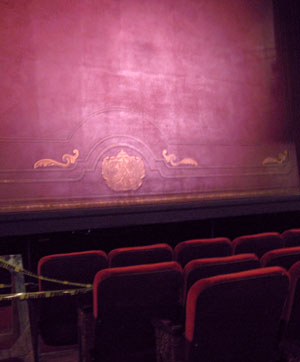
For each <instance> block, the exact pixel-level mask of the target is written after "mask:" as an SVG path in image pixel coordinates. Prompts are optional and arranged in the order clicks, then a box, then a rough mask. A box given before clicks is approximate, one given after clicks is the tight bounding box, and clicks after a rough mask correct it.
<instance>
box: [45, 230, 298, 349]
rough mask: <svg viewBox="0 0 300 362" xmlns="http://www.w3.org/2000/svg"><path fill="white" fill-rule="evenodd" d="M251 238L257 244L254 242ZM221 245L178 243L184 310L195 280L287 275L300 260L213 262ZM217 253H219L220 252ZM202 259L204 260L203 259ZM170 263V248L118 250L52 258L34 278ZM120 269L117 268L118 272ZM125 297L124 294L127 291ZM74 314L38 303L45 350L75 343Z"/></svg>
mask: <svg viewBox="0 0 300 362" xmlns="http://www.w3.org/2000/svg"><path fill="white" fill-rule="evenodd" d="M270 234H273V233H266V234H260V235H259V237H260V238H261V237H262V236H264V235H267V236H269V235H270ZM272 236H273V235H272ZM254 237H255V238H256V237H257V236H254ZM224 241H225V243H224ZM210 243H211V244H210ZM220 244H221V245H222V246H223V245H229V244H230V242H229V241H228V240H227V239H226V240H224V238H217V239H205V240H192V241H186V242H182V243H180V244H178V246H177V249H176V248H175V258H177V259H180V258H179V256H180V252H181V251H183V252H184V256H185V259H184V258H182V259H181V260H183V259H184V262H183V263H182V264H186V265H185V267H184V270H183V280H184V282H183V284H182V285H183V290H184V293H183V294H181V302H182V304H184V303H185V300H186V295H187V293H188V291H189V289H190V287H191V286H192V285H193V283H194V282H195V281H197V280H199V279H202V278H207V277H210V276H213V275H218V274H224V273H233V272H240V271H243V270H250V269H254V268H258V267H260V262H261V263H262V265H263V266H268V265H282V266H283V267H285V268H287V269H288V268H289V267H290V266H291V265H292V264H293V263H294V262H295V261H297V260H300V247H294V248H292V247H291V248H281V249H278V250H274V251H269V252H267V253H266V254H265V255H263V257H262V258H261V260H260V261H259V259H258V257H257V256H256V255H254V254H240V255H233V256H232V255H230V253H229V256H225V257H223V256H221V257H213V256H215V254H214V253H213V250H215V247H216V245H220ZM190 245H191V249H190V251H189V255H190V257H193V258H199V257H201V256H202V259H197V260H192V261H190V262H188V261H187V257H186V255H187V250H189V246H190ZM209 245H212V250H209ZM201 250H202V251H203V250H204V253H203V254H201V253H200V254H199V252H200V251H201ZM207 250H208V252H207ZM221 250H223V249H222V248H221ZM216 254H217V253H216ZM225 255H226V254H225ZM227 255H228V254H227ZM203 256H204V257H206V258H204V259H203ZM207 256H211V258H207ZM173 257H174V256H173V251H172V248H171V247H170V246H169V245H166V244H156V245H151V246H148V247H133V248H122V249H116V250H113V251H112V252H111V253H110V254H109V256H108V257H107V255H106V254H105V253H104V252H103V251H87V252H81V253H69V254H61V255H51V256H46V257H44V258H42V259H41V260H40V262H39V265H38V273H39V274H40V275H45V276H49V277H52V278H56V279H67V280H69V281H74V282H81V283H91V282H92V281H93V279H94V276H95V275H96V274H97V272H98V271H99V270H101V269H106V270H104V271H103V273H104V272H105V273H106V274H110V273H112V270H114V273H117V272H118V270H119V269H121V270H123V269H124V267H125V266H126V265H137V264H147V263H148V264H151V263H153V262H163V261H165V259H167V260H172V258H173ZM160 258H161V259H160ZM276 258H277V259H276ZM276 260H277V262H276ZM178 261H179V260H178ZM118 263H119V264H120V265H121V267H120V266H118ZM109 265H110V266H112V267H113V269H112V268H109V269H107V267H108V266H109ZM224 265H225V266H226V267H225V268H224V267H223V266H224ZM125 269H126V267H125ZM40 289H41V290H51V289H58V285H55V284H53V283H49V282H46V281H40ZM123 293H126V288H125V290H124V291H123ZM123 293H121V294H123ZM95 298H96V297H95V296H94V307H95V305H97V302H96V300H97V298H96V299H95ZM84 303H85V304H91V300H90V299H89V296H86V298H85V301H84ZM76 308H77V305H76V303H75V302H74V301H72V300H70V298H60V300H59V302H58V301H57V300H56V299H53V300H47V301H44V302H43V303H41V310H40V333H41V335H42V337H43V340H44V342H45V343H46V344H50V345H63V344H73V343H76V342H77V328H76V325H77V316H76V314H77V312H76ZM95 308H96V307H95ZM96 309H97V308H96ZM94 312H95V311H94ZM95 313H96V312H95ZM95 316H96V314H95Z"/></svg>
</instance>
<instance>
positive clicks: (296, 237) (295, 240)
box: [281, 229, 300, 248]
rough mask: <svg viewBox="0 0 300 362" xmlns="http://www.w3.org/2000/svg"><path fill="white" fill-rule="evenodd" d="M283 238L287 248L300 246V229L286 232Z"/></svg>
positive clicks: (282, 235)
mask: <svg viewBox="0 0 300 362" xmlns="http://www.w3.org/2000/svg"><path fill="white" fill-rule="evenodd" d="M281 238H282V240H283V243H284V246H285V247H286V248H289V247H293V246H300V229H290V230H286V231H284V232H283V233H282V234H281Z"/></svg>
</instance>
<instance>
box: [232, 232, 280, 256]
mask: <svg viewBox="0 0 300 362" xmlns="http://www.w3.org/2000/svg"><path fill="white" fill-rule="evenodd" d="M232 246H233V253H234V254H245V253H254V254H256V255H257V256H258V257H259V258H260V257H261V256H262V255H263V254H265V253H266V252H267V251H269V250H273V249H279V248H282V247H283V240H282V239H281V237H280V235H279V233H276V232H271V233H261V234H255V235H244V236H240V237H238V238H235V239H234V240H233V242H232Z"/></svg>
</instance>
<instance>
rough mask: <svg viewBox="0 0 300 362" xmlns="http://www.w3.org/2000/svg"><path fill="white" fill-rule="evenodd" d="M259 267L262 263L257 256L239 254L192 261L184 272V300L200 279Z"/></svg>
mask: <svg viewBox="0 0 300 362" xmlns="http://www.w3.org/2000/svg"><path fill="white" fill-rule="evenodd" d="M259 267H260V262H259V260H258V257H257V256H256V255H255V254H239V255H232V256H225V257H220V258H207V259H195V260H192V261H190V262H189V263H188V264H187V265H186V266H185V267H184V270H183V285H184V287H183V296H184V299H185V298H186V296H187V293H188V291H189V289H190V288H191V286H192V285H193V284H194V283H195V282H196V281H198V280H200V279H204V278H208V277H212V276H215V275H220V274H230V273H237V272H240V271H244V270H250V269H256V268H259Z"/></svg>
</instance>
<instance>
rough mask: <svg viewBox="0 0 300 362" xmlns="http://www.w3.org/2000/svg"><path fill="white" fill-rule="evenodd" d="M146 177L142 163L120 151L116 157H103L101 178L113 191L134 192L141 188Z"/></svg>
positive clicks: (138, 158) (139, 159)
mask: <svg viewBox="0 0 300 362" xmlns="http://www.w3.org/2000/svg"><path fill="white" fill-rule="evenodd" d="M145 175H146V171H145V165H144V161H143V160H142V159H141V158H140V157H137V156H129V155H128V154H127V153H126V152H125V151H123V150H122V151H120V152H119V153H118V154H117V156H111V157H105V158H104V160H103V162H102V176H103V178H104V180H105V181H106V184H107V186H108V187H109V188H111V189H112V190H114V191H135V190H137V189H138V188H140V187H141V185H142V183H143V178H144V177H145Z"/></svg>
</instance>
